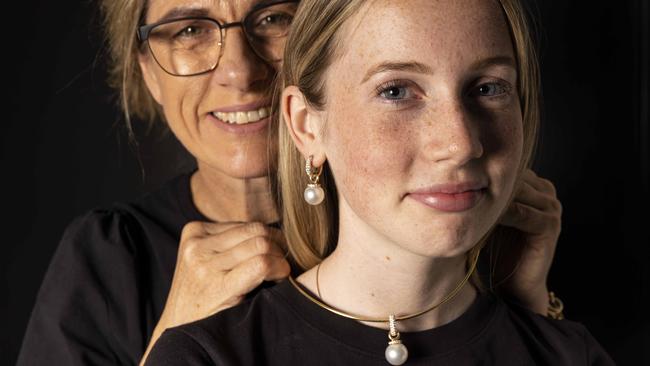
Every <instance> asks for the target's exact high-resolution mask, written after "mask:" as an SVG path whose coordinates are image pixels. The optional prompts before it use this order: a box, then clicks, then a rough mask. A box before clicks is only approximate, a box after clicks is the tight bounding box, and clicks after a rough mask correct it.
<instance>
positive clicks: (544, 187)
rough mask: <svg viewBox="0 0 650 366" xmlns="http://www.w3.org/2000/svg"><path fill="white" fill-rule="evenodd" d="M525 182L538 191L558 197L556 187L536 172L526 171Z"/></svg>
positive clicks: (523, 176) (523, 177)
mask: <svg viewBox="0 0 650 366" xmlns="http://www.w3.org/2000/svg"><path fill="white" fill-rule="evenodd" d="M522 179H523V181H524V182H526V183H528V184H530V185H531V186H532V187H533V188H535V189H536V190H538V191H541V192H544V193H548V194H552V195H553V196H555V195H556V190H555V185H554V184H553V182H551V181H550V180H548V179H545V178H541V177H539V176H538V175H537V174H536V173H535V172H534V171H532V170H530V169H526V170H525V171H524V174H523V175H522Z"/></svg>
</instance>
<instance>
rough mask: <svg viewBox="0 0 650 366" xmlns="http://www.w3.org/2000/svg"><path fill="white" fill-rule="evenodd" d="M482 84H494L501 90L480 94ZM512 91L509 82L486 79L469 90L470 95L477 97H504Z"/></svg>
mask: <svg viewBox="0 0 650 366" xmlns="http://www.w3.org/2000/svg"><path fill="white" fill-rule="evenodd" d="M484 86H496V87H497V88H500V89H502V90H503V91H502V92H501V93H498V94H495V95H481V94H480V89H481V88H482V87H484ZM511 91H512V87H511V86H510V84H509V83H506V82H500V81H488V82H485V83H482V84H479V85H477V86H476V87H475V88H473V89H472V91H471V92H470V95H471V96H478V97H486V98H489V99H501V98H505V97H507V96H508V95H510V93H511Z"/></svg>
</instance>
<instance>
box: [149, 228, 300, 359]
mask: <svg viewBox="0 0 650 366" xmlns="http://www.w3.org/2000/svg"><path fill="white" fill-rule="evenodd" d="M284 248H286V244H285V239H284V235H283V234H282V232H281V231H280V230H279V229H276V228H272V227H269V226H267V225H264V224H262V223H208V222H190V223H188V224H187V225H185V227H184V228H183V232H182V234H181V242H180V245H179V248H178V258H177V260H176V269H175V270H174V278H173V280H172V284H171V289H170V291H169V295H168V297H167V302H166V303H165V308H164V309H163V312H162V315H161V317H160V320H159V321H158V324H157V325H156V328H155V329H154V332H153V334H152V337H151V340H150V341H149V346H148V347H147V351H146V353H145V354H144V356H143V357H142V361H141V362H140V364H141V365H142V364H144V361H145V359H146V357H147V355H148V354H149V351H150V350H151V348H152V347H153V344H154V343H155V342H156V340H157V339H158V338H159V337H160V335H161V334H162V333H163V331H164V330H165V329H167V328H171V327H174V326H178V325H181V324H185V323H189V322H192V321H195V320H198V319H202V318H205V317H208V316H210V315H212V314H214V313H217V312H219V311H221V310H224V309H227V308H229V307H232V306H235V305H237V304H238V303H239V302H240V301H241V300H242V299H243V298H244V297H245V296H246V294H247V293H249V292H250V291H252V290H253V289H255V288H256V287H257V286H259V285H260V284H261V283H262V282H263V281H278V280H281V279H283V278H286V277H287V276H288V275H289V272H290V267H289V263H288V262H287V260H286V259H285V250H284Z"/></svg>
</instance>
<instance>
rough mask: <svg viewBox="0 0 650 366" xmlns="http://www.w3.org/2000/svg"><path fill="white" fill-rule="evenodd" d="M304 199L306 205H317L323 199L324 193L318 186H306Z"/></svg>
mask: <svg viewBox="0 0 650 366" xmlns="http://www.w3.org/2000/svg"><path fill="white" fill-rule="evenodd" d="M303 196H304V198H305V201H307V203H309V204H310V205H312V206H315V205H319V204H320V203H321V202H323V200H324V199H325V191H323V188H321V186H320V184H307V188H305V193H304V195H303Z"/></svg>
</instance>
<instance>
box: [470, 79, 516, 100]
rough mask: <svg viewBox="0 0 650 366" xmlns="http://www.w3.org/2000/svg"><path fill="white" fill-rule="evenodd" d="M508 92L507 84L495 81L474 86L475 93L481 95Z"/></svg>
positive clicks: (487, 95)
mask: <svg viewBox="0 0 650 366" xmlns="http://www.w3.org/2000/svg"><path fill="white" fill-rule="evenodd" d="M509 92H510V88H509V86H507V85H504V84H502V83H497V82H491V83H485V84H481V85H479V86H478V87H477V88H476V91H475V94H476V95H478V96H481V97H497V96H500V95H504V94H507V93H509Z"/></svg>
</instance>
